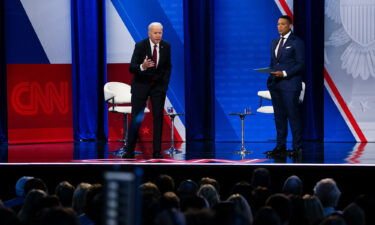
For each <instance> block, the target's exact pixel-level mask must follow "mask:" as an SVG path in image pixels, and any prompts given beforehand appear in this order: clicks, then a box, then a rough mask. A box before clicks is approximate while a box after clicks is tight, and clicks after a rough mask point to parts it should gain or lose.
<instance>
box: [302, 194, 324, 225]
mask: <svg viewBox="0 0 375 225" xmlns="http://www.w3.org/2000/svg"><path fill="white" fill-rule="evenodd" d="M303 202H304V205H305V223H306V224H307V225H314V224H317V223H318V222H320V221H322V220H323V218H324V212H323V206H322V203H320V200H319V198H317V197H316V196H311V195H304V196H303Z"/></svg>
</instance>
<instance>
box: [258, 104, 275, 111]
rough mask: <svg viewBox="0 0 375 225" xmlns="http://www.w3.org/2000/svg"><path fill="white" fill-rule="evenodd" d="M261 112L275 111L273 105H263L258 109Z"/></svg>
mask: <svg viewBox="0 0 375 225" xmlns="http://www.w3.org/2000/svg"><path fill="white" fill-rule="evenodd" d="M257 112H259V113H273V106H271V105H269V106H262V107H259V108H258V109H257Z"/></svg>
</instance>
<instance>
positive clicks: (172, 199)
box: [160, 192, 180, 210]
mask: <svg viewBox="0 0 375 225" xmlns="http://www.w3.org/2000/svg"><path fill="white" fill-rule="evenodd" d="M160 204H161V207H162V208H163V209H176V210H180V199H179V198H178V196H177V195H176V194H175V193H174V192H165V193H164V194H163V196H162V197H161V198H160Z"/></svg>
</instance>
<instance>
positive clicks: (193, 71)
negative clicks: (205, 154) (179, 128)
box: [184, 0, 215, 141]
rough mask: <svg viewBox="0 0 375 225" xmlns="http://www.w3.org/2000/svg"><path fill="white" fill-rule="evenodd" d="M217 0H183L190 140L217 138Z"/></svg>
mask: <svg viewBox="0 0 375 225" xmlns="http://www.w3.org/2000/svg"><path fill="white" fill-rule="evenodd" d="M213 18H214V0H205V1H201V0H184V35H185V36H184V42H185V77H186V78H185V90H186V93H185V99H186V102H185V104H186V139H187V141H207V140H214V137H215V133H214V132H215V129H214V128H215V127H214V124H215V116H214V109H215V104H214V94H215V92H214V23H213Z"/></svg>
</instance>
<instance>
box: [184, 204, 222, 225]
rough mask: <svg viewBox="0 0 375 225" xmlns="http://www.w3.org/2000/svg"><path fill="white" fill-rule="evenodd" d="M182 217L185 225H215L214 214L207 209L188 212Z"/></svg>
mask: <svg viewBox="0 0 375 225" xmlns="http://www.w3.org/2000/svg"><path fill="white" fill-rule="evenodd" d="M184 215H185V220H186V225H216V224H215V223H214V213H213V212H212V211H211V210H209V209H207V208H205V209H200V210H188V211H187V212H185V214H184Z"/></svg>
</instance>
